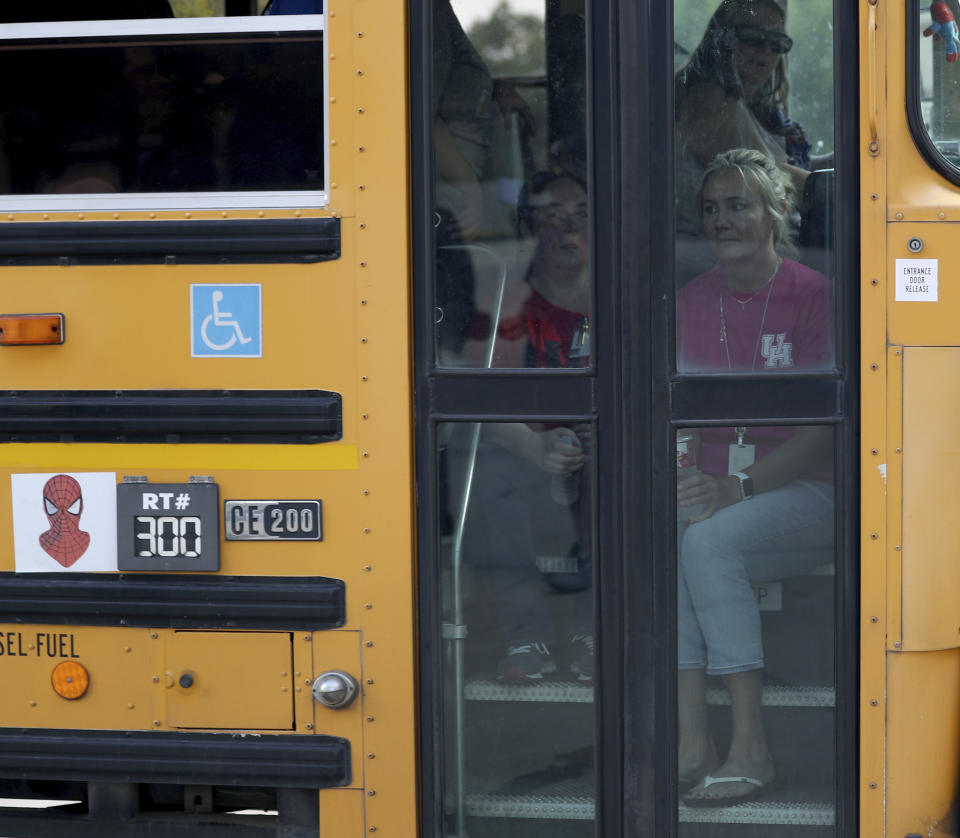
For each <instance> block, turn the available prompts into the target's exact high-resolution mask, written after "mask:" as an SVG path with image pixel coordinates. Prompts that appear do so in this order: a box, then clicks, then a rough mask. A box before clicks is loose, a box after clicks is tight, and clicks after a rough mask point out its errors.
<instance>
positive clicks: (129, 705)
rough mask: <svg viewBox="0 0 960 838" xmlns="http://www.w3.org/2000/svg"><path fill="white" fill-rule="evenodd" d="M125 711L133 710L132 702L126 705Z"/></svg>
mask: <svg viewBox="0 0 960 838" xmlns="http://www.w3.org/2000/svg"><path fill="white" fill-rule="evenodd" d="M127 709H128V710H132V709H133V702H132V701H130V702H128V703H127Z"/></svg>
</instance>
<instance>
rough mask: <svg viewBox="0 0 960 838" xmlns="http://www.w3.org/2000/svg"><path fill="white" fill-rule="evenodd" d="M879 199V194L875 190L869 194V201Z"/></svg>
mask: <svg viewBox="0 0 960 838" xmlns="http://www.w3.org/2000/svg"><path fill="white" fill-rule="evenodd" d="M879 199H880V196H879V195H878V194H877V193H876V192H874V193H873V194H872V195H871V196H870V200H871V201H878V200H879Z"/></svg>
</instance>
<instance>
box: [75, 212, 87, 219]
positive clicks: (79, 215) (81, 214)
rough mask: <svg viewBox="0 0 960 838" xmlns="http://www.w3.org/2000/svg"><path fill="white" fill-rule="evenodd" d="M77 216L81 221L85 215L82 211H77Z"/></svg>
mask: <svg viewBox="0 0 960 838" xmlns="http://www.w3.org/2000/svg"><path fill="white" fill-rule="evenodd" d="M77 218H79V219H80V220H81V221H83V219H84V218H86V216H85V215H84V214H83V213H82V212H78V213H77Z"/></svg>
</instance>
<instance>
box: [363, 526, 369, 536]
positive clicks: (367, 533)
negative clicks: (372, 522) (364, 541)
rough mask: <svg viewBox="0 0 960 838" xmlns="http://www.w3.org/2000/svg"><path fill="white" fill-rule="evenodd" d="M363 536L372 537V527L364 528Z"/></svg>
mask: <svg viewBox="0 0 960 838" xmlns="http://www.w3.org/2000/svg"><path fill="white" fill-rule="evenodd" d="M363 534H364V535H370V527H364V528H363Z"/></svg>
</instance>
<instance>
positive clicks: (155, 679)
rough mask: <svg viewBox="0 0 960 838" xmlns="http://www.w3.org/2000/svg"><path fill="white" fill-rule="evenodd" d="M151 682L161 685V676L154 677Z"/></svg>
mask: <svg viewBox="0 0 960 838" xmlns="http://www.w3.org/2000/svg"><path fill="white" fill-rule="evenodd" d="M150 680H151V681H153V683H154V684H159V683H160V676H159V675H154V676H153V677H152V678H151V679H150Z"/></svg>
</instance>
